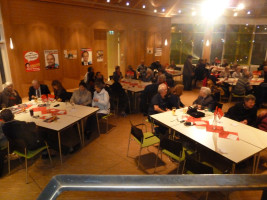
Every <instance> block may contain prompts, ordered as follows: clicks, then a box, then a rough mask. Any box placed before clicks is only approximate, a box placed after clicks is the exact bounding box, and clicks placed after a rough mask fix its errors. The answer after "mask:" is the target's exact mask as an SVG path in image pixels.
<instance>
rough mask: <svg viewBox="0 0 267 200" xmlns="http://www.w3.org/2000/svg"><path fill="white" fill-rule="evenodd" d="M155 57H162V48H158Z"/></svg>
mask: <svg viewBox="0 0 267 200" xmlns="http://www.w3.org/2000/svg"><path fill="white" fill-rule="evenodd" d="M155 56H162V48H156V51H155Z"/></svg>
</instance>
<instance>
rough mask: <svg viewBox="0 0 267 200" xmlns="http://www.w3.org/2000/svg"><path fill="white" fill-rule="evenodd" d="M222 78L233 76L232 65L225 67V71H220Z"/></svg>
mask: <svg viewBox="0 0 267 200" xmlns="http://www.w3.org/2000/svg"><path fill="white" fill-rule="evenodd" d="M220 78H231V73H230V67H229V66H227V67H225V69H224V71H222V72H221V73H220Z"/></svg>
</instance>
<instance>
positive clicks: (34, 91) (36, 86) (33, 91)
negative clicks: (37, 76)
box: [29, 80, 50, 100]
mask: <svg viewBox="0 0 267 200" xmlns="http://www.w3.org/2000/svg"><path fill="white" fill-rule="evenodd" d="M43 94H45V95H48V94H50V91H49V89H48V87H47V85H42V84H40V83H39V81H37V80H33V81H32V86H31V87H30V88H29V100H32V99H35V98H40V97H41V96H42V95H43Z"/></svg>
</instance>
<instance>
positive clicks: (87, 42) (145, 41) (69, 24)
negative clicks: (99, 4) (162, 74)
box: [0, 0, 171, 96]
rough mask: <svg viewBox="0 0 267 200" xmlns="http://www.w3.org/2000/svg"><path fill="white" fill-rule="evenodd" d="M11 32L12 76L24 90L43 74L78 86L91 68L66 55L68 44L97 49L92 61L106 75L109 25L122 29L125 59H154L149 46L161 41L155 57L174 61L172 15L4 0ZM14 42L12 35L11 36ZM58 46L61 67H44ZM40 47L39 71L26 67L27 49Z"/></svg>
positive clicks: (134, 61) (47, 80)
mask: <svg viewBox="0 0 267 200" xmlns="http://www.w3.org/2000/svg"><path fill="white" fill-rule="evenodd" d="M0 1H1V9H2V17H3V23H4V28H5V36H6V38H10V37H12V39H13V43H14V49H13V50H11V49H8V56H9V61H10V68H11V75H12V80H13V82H14V84H15V88H16V89H17V90H18V91H19V92H20V93H21V95H22V96H25V95H26V94H27V91H28V86H29V85H30V82H31V80H33V79H39V80H40V81H41V82H44V83H47V84H49V85H50V82H51V80H53V79H59V80H61V81H63V83H64V86H65V87H66V88H73V87H76V85H77V84H78V81H79V80H80V79H81V77H82V76H83V75H84V73H85V72H86V71H87V67H84V66H81V64H80V59H81V56H80V54H78V59H77V60H68V59H65V58H64V55H63V50H64V49H77V50H78V53H79V52H80V48H92V49H93V67H94V69H95V71H101V72H102V73H103V74H104V76H105V78H107V76H108V70H107V37H106V32H107V31H108V30H114V31H119V32H120V33H121V44H120V45H121V65H123V66H127V65H128V64H131V65H133V66H134V67H136V66H137V65H138V64H139V62H140V60H141V59H145V62H146V64H150V63H152V62H153V61H154V60H155V57H154V55H147V54H146V48H147V47H150V48H155V47H162V48H163V55H162V56H161V57H157V58H156V59H159V60H161V62H162V63H164V64H165V63H169V46H168V47H165V46H164V45H163V41H164V40H165V38H167V39H168V41H170V26H171V19H170V18H160V17H154V16H145V15H139V14H129V13H121V12H116V11H108V10H101V9H93V8H88V7H82V6H73V5H63V4H59V3H57V4H56V3H48V2H40V1H32V0H0ZM7 45H8V46H9V41H7ZM49 49H58V50H59V52H60V54H59V62H60V69H58V70H52V71H46V70H45V69H44V66H45V63H44V53H43V51H44V50H49ZM26 50H32V51H39V55H40V61H41V71H40V72H26V71H25V69H24V62H23V51H26ZM97 50H103V51H104V62H101V63H97V62H96V51H97Z"/></svg>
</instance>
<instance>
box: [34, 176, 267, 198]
mask: <svg viewBox="0 0 267 200" xmlns="http://www.w3.org/2000/svg"><path fill="white" fill-rule="evenodd" d="M238 190H264V192H263V196H264V197H265V198H266V196H265V195H266V191H267V174H264V175H259V174H255V175H250V174H235V175H234V174H227V175H226V174H223V175H218V174H208V175H204V174H203V175H57V176H54V177H53V178H52V179H51V180H50V182H49V183H48V184H47V186H46V187H45V189H44V190H43V191H42V193H41V194H40V195H39V197H38V200H54V199H56V198H57V197H58V196H59V195H60V194H61V193H62V192H64V191H121V192H126V191H127V192H141V191H143V192H144V191H146V192H171V191H172V192H174V191H175V192H178V191H238ZM263 196H262V199H263V198H264V197H263Z"/></svg>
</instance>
